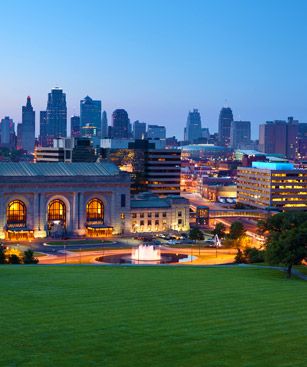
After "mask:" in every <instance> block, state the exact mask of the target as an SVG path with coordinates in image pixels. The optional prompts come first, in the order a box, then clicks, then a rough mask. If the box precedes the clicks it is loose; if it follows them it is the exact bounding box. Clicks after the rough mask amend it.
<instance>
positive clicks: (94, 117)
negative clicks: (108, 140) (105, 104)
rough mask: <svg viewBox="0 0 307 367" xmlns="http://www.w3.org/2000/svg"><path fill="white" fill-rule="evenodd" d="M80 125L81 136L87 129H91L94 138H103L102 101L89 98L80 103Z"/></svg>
mask: <svg viewBox="0 0 307 367" xmlns="http://www.w3.org/2000/svg"><path fill="white" fill-rule="evenodd" d="M80 123H81V134H82V131H83V130H84V129H85V128H86V127H89V128H90V129H91V131H92V134H93V136H94V137H98V138H100V137H101V101H99V100H94V99H92V98H91V97H89V96H86V97H85V98H84V99H82V100H81V101H80ZM86 131H88V130H86Z"/></svg>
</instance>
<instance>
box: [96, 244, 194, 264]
mask: <svg viewBox="0 0 307 367" xmlns="http://www.w3.org/2000/svg"><path fill="white" fill-rule="evenodd" d="M96 261H99V262H103V263H109V264H138V265H155V264H169V263H178V262H184V261H190V259H189V255H187V254H175V253H173V252H168V253H165V252H163V254H162V253H161V250H160V248H159V247H158V246H155V245H152V244H150V243H144V244H142V245H139V246H137V247H134V248H132V249H131V255H129V254H127V253H120V252H119V253H118V254H110V255H107V256H105V255H104V256H100V257H98V258H97V259H96Z"/></svg>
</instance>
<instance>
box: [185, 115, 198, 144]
mask: <svg viewBox="0 0 307 367" xmlns="http://www.w3.org/2000/svg"><path fill="white" fill-rule="evenodd" d="M201 137H202V129H201V117H200V113H199V112H198V110H197V109H194V110H193V111H192V112H191V111H190V112H189V114H188V118H187V124H186V128H185V136H184V140H185V141H189V142H190V143H193V142H195V141H196V140H197V139H199V138H201Z"/></svg>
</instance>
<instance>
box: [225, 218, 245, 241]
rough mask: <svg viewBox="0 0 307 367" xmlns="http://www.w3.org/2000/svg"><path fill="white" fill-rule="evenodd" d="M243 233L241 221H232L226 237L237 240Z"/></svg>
mask: <svg viewBox="0 0 307 367" xmlns="http://www.w3.org/2000/svg"><path fill="white" fill-rule="evenodd" d="M244 233H245V229H244V226H243V224H242V223H241V222H233V223H231V226H230V231H229V235H228V237H229V238H230V239H231V240H237V239H238V238H240V237H242V236H243V235H244Z"/></svg>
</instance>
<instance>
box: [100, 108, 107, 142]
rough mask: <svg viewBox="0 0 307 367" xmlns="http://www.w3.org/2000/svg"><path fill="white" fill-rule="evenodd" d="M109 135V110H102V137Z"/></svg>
mask: <svg viewBox="0 0 307 367" xmlns="http://www.w3.org/2000/svg"><path fill="white" fill-rule="evenodd" d="M108 136H109V135H108V116H107V112H106V111H103V112H102V118H101V137H102V138H103V139H104V138H107V137H108Z"/></svg>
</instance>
